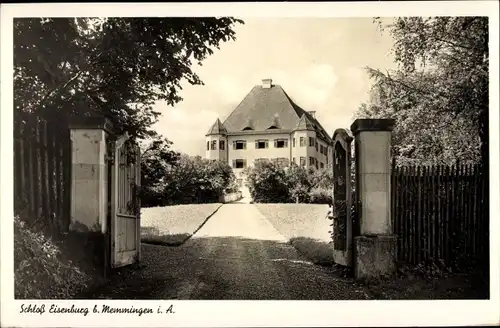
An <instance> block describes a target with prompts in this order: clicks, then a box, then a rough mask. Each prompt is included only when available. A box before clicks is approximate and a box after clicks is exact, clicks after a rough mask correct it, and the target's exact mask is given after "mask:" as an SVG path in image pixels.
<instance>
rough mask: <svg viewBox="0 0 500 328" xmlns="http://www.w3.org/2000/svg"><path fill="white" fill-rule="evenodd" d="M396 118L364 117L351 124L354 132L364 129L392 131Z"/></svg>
mask: <svg viewBox="0 0 500 328" xmlns="http://www.w3.org/2000/svg"><path fill="white" fill-rule="evenodd" d="M394 123H395V120H394V119H371V118H362V119H357V120H355V121H354V122H353V123H352V125H351V131H352V133H353V134H356V133H359V132H362V131H392V130H393V128H394Z"/></svg>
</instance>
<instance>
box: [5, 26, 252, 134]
mask: <svg viewBox="0 0 500 328" xmlns="http://www.w3.org/2000/svg"><path fill="white" fill-rule="evenodd" d="M237 23H243V22H242V21H240V20H236V19H233V18H209V17H207V18H181V17H179V18H151V17H149V18H138V17H137V18H117V17H113V18H105V19H97V18H18V19H15V21H14V105H15V109H16V111H18V112H30V113H35V112H36V113H37V114H42V115H46V116H51V117H58V118H61V117H66V116H68V115H85V114H89V113H102V114H103V115H105V116H107V117H110V118H112V119H113V121H114V122H115V124H116V126H117V128H118V130H119V131H120V130H121V131H128V132H129V134H130V135H131V136H132V137H134V138H135V137H138V138H145V137H148V136H153V135H154V134H155V132H154V131H153V130H151V129H150V127H151V125H152V124H154V123H155V122H156V121H157V118H158V115H159V114H160V113H158V112H157V111H155V110H153V107H152V105H153V104H154V103H155V102H156V101H158V100H164V101H166V102H167V104H169V105H174V104H176V103H178V102H179V101H181V100H182V97H181V96H180V94H179V91H180V90H181V85H180V82H181V80H182V79H186V80H187V81H188V82H189V83H191V84H195V85H196V84H202V81H201V80H200V78H199V77H198V75H197V74H196V73H195V72H194V71H193V70H192V68H191V67H192V65H193V63H197V64H198V65H201V62H202V61H203V59H205V58H206V57H207V56H209V55H211V54H212V53H213V51H214V48H219V46H220V44H221V43H223V42H226V41H229V40H234V39H235V33H234V31H233V26H234V25H235V24H237ZM56 114H59V115H56Z"/></svg>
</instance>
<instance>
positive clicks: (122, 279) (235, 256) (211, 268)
mask: <svg viewBox="0 0 500 328" xmlns="http://www.w3.org/2000/svg"><path fill="white" fill-rule="evenodd" d="M84 298H91V299H96V298H97V299H199V300H224V299H225V300H335V299H340V300H346V299H349V300H354V299H367V298H368V296H367V295H366V293H365V292H364V289H363V287H362V285H359V284H357V283H355V282H353V280H352V279H350V278H347V277H343V276H342V274H341V273H340V272H338V271H337V270H336V269H335V268H334V267H321V266H317V265H314V264H313V263H312V262H310V261H307V260H306V259H305V258H304V257H302V256H301V255H300V254H299V253H298V252H297V251H296V250H295V248H293V247H292V246H290V245H289V244H287V243H281V242H277V241H268V240H255V239H248V238H239V237H203V238H196V237H194V238H192V239H189V240H188V241H187V242H186V243H185V244H184V245H182V246H179V247H166V246H158V245H148V244H143V245H142V261H141V264H140V265H139V266H136V267H128V268H122V269H120V270H119V271H117V272H116V274H115V275H114V276H113V277H112V278H111V280H110V282H109V283H108V284H107V285H106V286H104V287H102V288H101V289H99V290H97V291H95V292H94V293H92V295H87V297H84Z"/></svg>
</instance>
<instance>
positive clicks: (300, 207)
mask: <svg viewBox="0 0 500 328" xmlns="http://www.w3.org/2000/svg"><path fill="white" fill-rule="evenodd" d="M255 206H256V207H257V209H258V210H259V211H260V212H261V213H262V214H263V215H264V216H265V217H266V218H267V219H268V220H269V221H270V222H271V224H272V225H273V226H274V228H276V230H278V231H279V232H280V233H281V234H282V235H283V236H285V237H286V238H288V240H289V242H290V244H292V245H293V246H294V247H295V248H296V249H297V250H298V251H299V252H300V253H302V255H304V256H305V257H306V258H307V259H309V260H310V261H312V262H313V263H315V264H320V265H332V264H333V249H332V245H331V244H329V242H330V240H331V236H330V233H329V231H330V230H331V227H330V222H331V221H329V220H328V219H327V217H326V216H327V214H328V210H329V208H328V205H317V204H255Z"/></svg>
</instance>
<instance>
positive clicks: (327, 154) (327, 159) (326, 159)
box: [326, 154, 328, 165]
mask: <svg viewBox="0 0 500 328" xmlns="http://www.w3.org/2000/svg"><path fill="white" fill-rule="evenodd" d="M326 165H328V154H326Z"/></svg>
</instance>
